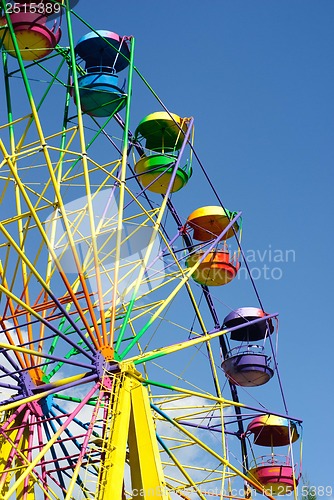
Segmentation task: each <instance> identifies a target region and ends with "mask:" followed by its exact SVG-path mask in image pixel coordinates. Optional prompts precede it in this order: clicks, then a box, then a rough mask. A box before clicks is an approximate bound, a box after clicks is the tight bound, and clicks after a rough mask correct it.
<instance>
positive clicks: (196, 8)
mask: <svg viewBox="0 0 334 500" xmlns="http://www.w3.org/2000/svg"><path fill="white" fill-rule="evenodd" d="M91 6H92V2H90V1H88V0H79V3H78V5H77V8H76V10H77V12H79V13H80V14H82V15H83V16H84V17H85V18H86V19H88V20H89V21H90V22H91V24H92V25H93V26H94V28H97V29H110V30H111V31H115V32H117V33H119V34H121V35H125V34H127V35H134V36H135V38H136V65H137V66H138V68H139V69H140V71H141V72H142V73H143V74H144V75H145V77H146V78H147V79H148V81H149V82H150V84H151V85H152V86H153V88H154V89H155V90H156V92H157V93H158V94H159V96H160V97H161V99H162V100H163V101H164V103H165V104H166V105H167V107H168V108H169V109H170V110H171V111H174V112H176V113H178V114H179V115H182V116H194V117H195V131H196V136H195V145H196V149H197V152H198V153H199V155H200V157H201V159H202V161H203V162H204V164H205V166H206V168H207V170H208V172H209V174H210V176H211V178H212V180H213V181H214V184H215V187H216V189H217V190H218V192H219V193H220V195H221V197H222V199H223V201H224V203H225V204H226V206H227V207H228V208H230V209H233V210H235V209H238V210H239V209H240V210H242V211H243V217H244V240H243V242H244V248H245V251H249V252H254V255H256V258H255V259H256V262H253V263H252V267H257V268H260V269H263V265H264V264H266V265H267V266H268V268H269V269H270V271H268V272H269V277H270V279H265V278H264V275H263V271H262V276H261V278H260V279H259V280H257V285H258V287H259V290H260V293H261V296H262V300H263V302H264V304H265V308H266V309H267V310H268V311H270V312H276V311H278V312H279V313H280V350H279V363H280V370H281V375H282V379H283V385H284V389H285V395H286V398H287V401H288V406H289V410H290V413H291V414H292V415H295V416H297V417H301V418H303V419H304V471H305V472H306V473H307V475H308V478H309V480H310V483H311V484H314V485H316V486H320V485H323V486H327V485H331V486H332V487H334V483H333V465H332V446H333V419H332V412H333V410H334V400H333V399H334V398H333V388H332V384H333V365H332V364H331V363H332V357H333V351H334V349H333V334H332V329H333V327H332V323H331V312H332V311H333V305H332V304H333V279H334V273H333V264H332V262H333V259H332V257H331V250H332V247H333V231H332V220H331V219H332V214H333V213H334V211H333V208H334V207H333V198H334V197H333V181H334V175H333V148H334V146H333V139H334V98H333V88H334V87H333V84H334V57H333V52H334V30H333V26H334V2H333V0H207V1H206V2H203V1H199V0H192V1H190V0H183V1H180V0H179V1H177V0H169V1H168V2H157V1H156V0H155V1H153V0H143V1H141V2H140V1H138V0H127V1H126V2H109V1H108V2H106V1H99V2H98V3H97V2H96V3H95V4H94V8H93V9H91ZM136 99H138V100H136ZM154 110H155V109H152V111H154ZM145 114H147V103H143V102H140V89H139V88H138V90H137V89H136V87H135V88H134V92H133V113H132V127H133V128H135V126H136V124H137V123H138V120H140V119H141V118H142V117H143V116H144V115H145ZM191 182H192V188H191V190H190V191H189V190H188V191H186V190H184V191H182V193H180V194H179V196H180V197H182V198H183V201H184V207H185V208H184V215H187V214H188V213H190V211H191V210H193V209H194V208H197V207H198V206H200V205H201V204H211V203H212V202H213V200H209V199H208V198H207V194H206V193H205V192H204V193H202V192H200V190H201V184H200V182H199V180H198V178H196V172H195V174H194V176H193V178H192V180H191ZM213 204H214V203H213ZM269 249H271V250H272V252H275V251H276V252H277V251H282V252H285V251H286V250H291V251H293V253H292V252H290V253H289V254H288V257H287V258H285V261H286V262H281V263H277V262H276V263H275V262H273V255H274V254H272V256H271V258H270V254H269ZM266 250H267V254H266V256H265V257H263V255H265V254H264V253H263V252H265V251H266ZM249 255H250V254H249ZM275 255H278V254H277V253H276V254H275ZM292 256H294V257H292ZM261 259H262V260H264V261H263V262H261ZM275 267H279V268H280V270H281V273H279V271H275V272H274V273H276V274H274V277H276V276H281V274H282V276H281V279H274V278H273V277H272V276H271V274H270V273H271V272H272V270H273V268H275ZM244 281H245V280H244ZM249 288H250V287H249V283H246V282H243V280H242V279H240V280H239V282H238V283H237V284H231V286H230V288H227V287H226V290H225V291H224V292H225V298H226V300H227V301H228V302H229V303H230V304H234V305H235V307H238V306H241V305H250V300H251V299H249V298H248V297H251V295H249V292H248V289H249ZM253 303H254V302H253Z"/></svg>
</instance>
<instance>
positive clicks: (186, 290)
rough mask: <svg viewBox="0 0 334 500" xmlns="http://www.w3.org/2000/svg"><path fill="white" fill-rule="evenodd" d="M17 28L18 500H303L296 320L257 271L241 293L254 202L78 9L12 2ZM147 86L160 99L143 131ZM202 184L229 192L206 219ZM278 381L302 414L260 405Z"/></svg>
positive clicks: (14, 344)
mask: <svg viewBox="0 0 334 500" xmlns="http://www.w3.org/2000/svg"><path fill="white" fill-rule="evenodd" d="M0 26H1V36H2V61H3V92H2V102H1V107H2V110H4V109H6V110H7V115H6V118H5V120H3V121H2V123H1V125H0V127H1V138H0V149H1V153H2V159H1V164H0V167H1V168H0V183H1V188H0V202H1V219H0V229H1V236H0V276H1V280H0V298H1V308H0V327H1V337H0V396H1V402H0V419H1V426H0V443H1V446H0V498H1V499H3V500H8V499H11V498H15V499H20V500H42V499H43V500H46V499H50V500H56V499H66V500H70V499H73V500H80V499H86V500H88V499H98V500H102V499H112V500H129V499H136V498H145V499H158V498H159V499H164V500H173V499H179V498H182V499H184V500H189V499H198V498H199V499H208V498H220V499H222V498H225V497H228V498H233V499H234V498H235V499H237V498H251V496H252V494H254V493H255V494H257V495H258V494H262V495H264V496H265V497H268V498H272V497H275V496H278V495H287V494H289V495H294V497H295V498H296V497H297V486H298V481H299V478H300V474H301V470H300V465H299V463H300V458H299V451H298V445H299V444H300V443H301V421H300V420H299V419H297V418H295V417H291V416H290V415H289V413H288V410H287V407H286V402H285V398H284V394H283V390H282V384H281V381H280V376H279V372H278V366H277V348H276V345H277V342H276V336H277V333H278V314H277V313H275V312H274V313H272V314H271V313H267V312H266V311H265V309H264V306H263V303H262V301H261V299H260V297H259V294H258V291H257V289H256V287H255V283H254V282H253V281H252V285H253V286H254V304H253V305H252V306H249V305H244V304H242V303H240V304H239V305H238V307H237V308H234V307H232V308H231V307H230V308H229V307H228V306H227V305H226V303H227V301H228V287H229V286H230V285H229V284H230V282H232V281H233V280H234V279H235V278H236V277H237V275H238V272H239V268H240V265H242V266H244V267H245V268H246V269H247V270H248V271H249V267H248V264H247V261H246V259H245V254H244V251H243V247H242V244H241V236H242V214H241V212H240V211H236V210H229V209H228V208H226V207H225V206H224V204H223V202H222V200H221V199H220V195H219V193H217V191H216V189H215V188H214V185H213V183H212V181H211V180H210V178H209V175H208V173H207V172H206V171H205V169H204V166H203V164H202V162H201V160H200V158H199V155H198V153H197V151H196V148H195V141H194V120H193V118H192V117H182V116H179V115H178V114H177V112H173V113H172V112H170V111H169V109H168V108H167V107H166V106H165V105H164V104H163V102H162V101H161V99H159V97H158V96H157V95H156V93H155V92H154V90H153V89H152V88H151V86H150V85H149V84H148V82H147V81H146V79H145V78H144V76H143V75H142V74H141V73H140V71H139V69H138V68H137V67H136V65H135V43H134V38H133V37H132V36H120V35H118V34H116V33H114V32H113V31H109V29H112V27H109V26H107V27H106V28H107V29H106V30H95V29H94V28H93V27H92V26H90V24H89V22H87V21H85V20H83V19H82V18H81V17H80V16H78V15H77V14H76V13H75V12H74V10H73V9H72V10H71V8H70V5H69V2H68V1H64V2H56V1H51V0H50V1H49V0H43V1H41V2H39V3H38V4H36V3H33V2H25V3H8V2H7V3H6V2H5V1H4V0H2V17H1V20H0ZM139 45H140V44H139ZM139 50H140V48H139ZM134 78H137V81H138V84H139V82H140V83H141V85H142V88H143V90H142V92H143V95H144V93H145V92H146V93H147V94H150V95H153V97H154V98H155V99H156V108H155V109H147V113H146V115H145V116H143V118H142V120H141V121H139V123H136V124H132V121H131V110H132V108H133V107H135V106H136V99H135V97H133V96H132V90H133V85H134ZM173 111H174V110H173ZM175 111H176V110H175ZM3 116H4V115H3ZM196 177H197V178H198V179H200V180H199V181H198V182H200V183H202V182H203V183H204V182H206V183H207V185H208V186H209V187H210V189H211V193H212V196H211V198H210V199H209V200H208V201H207V204H206V205H205V206H199V207H198V208H196V209H195V210H193V211H192V212H191V213H188V212H187V207H186V206H184V205H183V202H182V199H183V198H182V195H181V192H185V191H186V190H191V189H192V187H191V185H192V182H193V181H194V182H195V179H196ZM190 192H191V191H190ZM174 193H175V194H174ZM239 285H240V286H241V284H239ZM240 295H241V292H240ZM275 378H276V379H277V381H278V388H279V390H278V394H277V398H279V397H281V399H282V408H283V409H282V410H279V409H276V408H273V409H268V408H267V407H266V406H265V404H262V402H261V403H257V399H255V398H257V396H256V392H257V391H260V390H261V387H262V386H264V385H266V384H271V383H272V379H275ZM254 401H256V402H254Z"/></svg>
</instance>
